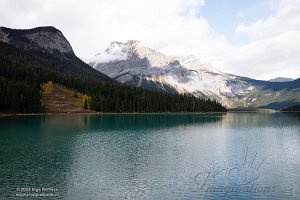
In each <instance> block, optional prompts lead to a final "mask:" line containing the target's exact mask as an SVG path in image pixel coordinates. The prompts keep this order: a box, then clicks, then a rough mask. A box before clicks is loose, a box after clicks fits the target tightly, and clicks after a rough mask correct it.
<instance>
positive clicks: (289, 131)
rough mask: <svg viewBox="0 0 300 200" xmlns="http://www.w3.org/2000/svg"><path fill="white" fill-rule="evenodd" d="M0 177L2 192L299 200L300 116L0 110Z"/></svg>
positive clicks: (14, 195)
mask: <svg viewBox="0 0 300 200" xmlns="http://www.w3.org/2000/svg"><path fill="white" fill-rule="evenodd" d="M0 183H1V184H0V199H1V200H2V199H70V200H77V199H78V200H81V199H162V200H167V199H299V198H300V191H299V188H300V121H299V117H298V114H286V113H273V114H263V113H227V114H181V115H180V114H151V115H150V114H149V115H148V114H147V115H146V114H145V115H84V114H76V115H46V116H13V117H1V118H0ZM22 195H23V196H22ZM43 195H44V197H37V196H43ZM33 196H35V197H33Z"/></svg>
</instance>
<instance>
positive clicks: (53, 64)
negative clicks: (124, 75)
mask: <svg viewBox="0 0 300 200" xmlns="http://www.w3.org/2000/svg"><path fill="white" fill-rule="evenodd" d="M0 45H1V46H0V48H1V49H2V51H3V52H4V54H6V56H8V57H9V56H12V55H13V54H25V55H24V56H26V57H30V60H29V61H32V62H34V63H37V62H38V64H39V65H40V66H43V67H44V68H49V69H51V70H55V71H58V72H62V73H66V74H73V75H80V76H85V77H88V78H93V79H96V80H104V81H110V82H113V81H112V80H111V79H110V78H109V77H107V76H106V75H104V74H102V73H100V72H98V71H97V70H95V69H93V68H92V67H90V66H89V65H87V64H86V63H84V62H83V61H81V60H80V59H79V58H78V57H77V56H76V55H75V53H74V52H73V49H72V47H71V45H70V44H69V42H68V40H67V39H66V38H65V37H64V35H63V34H62V33H61V31H59V30H58V29H56V28H54V27H51V26H50V27H49V26H47V27H38V28H34V29H26V30H21V29H10V28H5V27H0ZM34 63H33V64H34Z"/></svg>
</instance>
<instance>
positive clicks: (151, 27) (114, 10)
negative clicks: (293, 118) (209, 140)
mask: <svg viewBox="0 0 300 200" xmlns="http://www.w3.org/2000/svg"><path fill="white" fill-rule="evenodd" d="M204 1H205V0H151V1H150V0H51V1H50V0H45V1H40V0H24V1H18V0H0V4H1V8H2V10H1V12H0V24H1V25H3V26H8V27H13V28H31V27H35V26H41V25H52V26H55V27H57V28H58V29H60V30H61V31H62V32H63V33H64V34H65V36H66V37H67V39H68V40H69V41H70V43H71V45H72V46H73V49H74V50H75V53H76V54H77V55H78V56H80V57H91V56H93V55H95V54H96V53H99V52H101V51H103V50H104V49H106V48H107V47H108V46H109V44H110V43H111V42H112V41H122V42H124V41H127V40H130V39H134V40H139V41H141V43H142V44H143V45H146V46H149V47H152V48H154V49H157V50H161V51H163V52H165V53H168V54H174V55H176V54H181V55H182V54H195V55H197V56H198V57H200V58H201V59H202V60H203V62H211V63H213V64H216V65H217V66H216V67H219V68H220V69H221V70H225V71H228V72H231V73H234V74H239V75H243V76H250V77H253V78H271V77H274V76H288V77H294V78H296V77H297V76H298V77H299V76H300V70H299V66H300V52H299V51H300V43H299V42H298V41H300V39H299V35H300V34H299V31H300V30H299V29H300V12H299V5H300V3H299V2H300V0H280V1H278V0H277V1H275V0H270V6H272V9H273V11H274V15H272V16H270V17H268V18H267V19H260V20H257V21H255V22H253V23H250V24H249V25H246V24H240V25H239V26H238V27H237V28H236V34H238V35H246V36H248V37H249V38H251V42H250V43H248V44H245V45H238V46H236V45H233V44H231V43H230V42H229V41H228V40H227V38H226V37H225V36H223V35H219V34H218V33H216V32H214V30H213V29H212V28H211V26H210V24H209V23H208V21H207V20H206V19H205V18H204V17H201V13H199V10H200V8H201V6H204V5H205V2H204ZM199 14H200V15H199ZM233 34H234V33H233Z"/></svg>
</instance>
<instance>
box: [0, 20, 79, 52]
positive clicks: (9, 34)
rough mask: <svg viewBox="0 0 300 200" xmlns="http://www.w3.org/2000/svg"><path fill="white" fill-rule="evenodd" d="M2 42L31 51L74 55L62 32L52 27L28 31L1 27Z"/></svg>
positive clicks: (0, 40) (0, 36)
mask: <svg viewBox="0 0 300 200" xmlns="http://www.w3.org/2000/svg"><path fill="white" fill-rule="evenodd" d="M0 42H5V43H8V44H12V45H14V46H16V47H18V48H24V49H30V50H32V49H43V50H46V51H48V52H50V53H52V52H53V51H59V52H61V53H71V54H74V52H73V49H72V47H71V45H70V43H69V42H68V40H67V39H66V38H65V37H64V35H63V34H62V32H61V31H59V30H58V29H56V28H54V27H52V26H45V27H37V28H33V29H26V30H22V29H10V28H6V27H0Z"/></svg>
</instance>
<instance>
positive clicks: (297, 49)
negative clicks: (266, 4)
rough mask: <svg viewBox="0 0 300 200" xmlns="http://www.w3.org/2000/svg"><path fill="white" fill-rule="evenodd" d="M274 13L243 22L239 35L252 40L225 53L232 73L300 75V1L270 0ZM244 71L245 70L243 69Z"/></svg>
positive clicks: (294, 76) (265, 77) (259, 76)
mask: <svg viewBox="0 0 300 200" xmlns="http://www.w3.org/2000/svg"><path fill="white" fill-rule="evenodd" d="M270 6H271V9H273V11H274V14H273V15H271V16H269V17H268V18H266V19H259V20H257V21H254V22H253V23H251V24H250V25H245V24H239V25H238V26H237V28H236V30H235V32H236V34H245V35H247V36H248V37H250V38H251V39H252V40H251V42H249V43H248V44H246V45H242V46H238V47H234V48H233V49H232V51H231V52H230V53H228V54H224V62H225V63H226V64H225V65H226V66H227V67H228V66H232V67H233V68H231V69H230V67H228V70H230V71H231V72H233V70H234V72H235V73H237V74H242V75H247V76H251V77H254V78H260V79H270V78H272V77H276V76H287V77H293V78H299V77H300V10H299V9H300V0H280V1H274V0H271V1H270ZM243 70H244V72H243Z"/></svg>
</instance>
